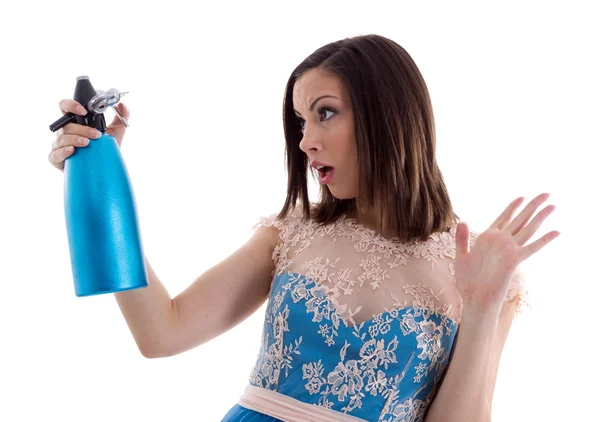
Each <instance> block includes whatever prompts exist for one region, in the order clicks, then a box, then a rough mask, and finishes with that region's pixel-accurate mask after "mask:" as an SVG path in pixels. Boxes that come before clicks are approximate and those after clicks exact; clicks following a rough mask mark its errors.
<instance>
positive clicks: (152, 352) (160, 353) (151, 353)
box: [139, 347, 173, 359]
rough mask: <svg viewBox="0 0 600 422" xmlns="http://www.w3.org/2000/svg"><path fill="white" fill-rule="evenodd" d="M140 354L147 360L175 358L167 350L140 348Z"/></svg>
mask: <svg viewBox="0 0 600 422" xmlns="http://www.w3.org/2000/svg"><path fill="white" fill-rule="evenodd" d="M139 350H140V353H141V354H142V356H143V357H145V358H146V359H158V358H168V357H171V356H173V354H172V353H169V351H168V350H167V349H166V348H157V347H139Z"/></svg>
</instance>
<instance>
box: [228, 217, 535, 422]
mask: <svg viewBox="0 0 600 422" xmlns="http://www.w3.org/2000/svg"><path fill="white" fill-rule="evenodd" d="M260 226H273V227H275V228H277V230H278V233H279V239H280V241H279V244H278V245H277V246H276V247H275V250H274V252H273V261H274V265H275V269H274V271H273V274H272V276H273V278H272V284H271V290H270V292H269V299H268V302H267V308H266V312H265V320H264V325H263V333H262V339H261V345H260V350H259V353H258V358H257V360H256V363H255V365H254V367H253V368H252V370H251V373H250V376H249V386H248V387H247V389H249V390H251V391H250V392H249V393H246V392H245V393H244V395H243V397H242V398H240V402H239V403H237V404H236V405H234V406H233V407H232V408H231V409H230V411H229V412H228V413H227V414H226V415H225V417H224V419H223V420H222V421H223V422H233V421H238V422H239V421H243V422H274V421H281V420H289V421H292V420H293V421H316V420H323V421H325V420H331V421H338V420H339V421H346V420H347V421H351V420H354V421H360V420H365V421H381V422H391V421H411V422H415V421H422V420H423V419H424V418H425V415H426V413H427V410H428V408H429V406H430V405H431V403H432V401H433V399H434V398H435V395H436V393H437V391H438V389H439V386H440V385H441V380H442V379H443V376H444V374H445V371H446V369H447V366H448V363H449V361H450V359H451V356H452V351H453V347H452V346H453V345H454V340H455V338H456V335H457V332H458V327H459V324H460V315H461V310H462V299H461V297H460V294H459V292H458V290H457V288H456V285H455V282H456V280H455V278H454V265H453V259H454V256H455V251H456V238H455V235H456V225H454V226H453V227H452V228H451V229H450V230H449V231H448V232H439V233H434V234H432V235H431V236H430V237H429V239H428V240H427V241H419V240H413V241H410V242H401V241H399V240H398V239H397V238H393V239H387V238H384V237H382V236H380V235H377V234H376V233H375V232H374V231H373V230H371V229H369V228H367V227H365V226H363V225H361V224H359V223H358V222H357V221H356V220H355V219H352V218H347V217H343V218H342V219H341V220H338V221H337V222H335V223H333V224H330V225H328V226H325V227H318V226H317V225H316V223H314V222H312V221H310V220H308V221H302V218H301V213H300V208H297V209H295V210H293V211H292V212H291V213H290V214H288V216H287V217H286V218H285V219H284V220H283V221H279V220H277V219H276V214H272V215H271V216H269V217H266V218H265V217H263V218H261V219H260V221H259V222H258V223H257V224H256V225H255V226H254V228H255V229H257V228H258V227H260ZM477 236H478V234H477V233H475V232H473V231H471V235H470V242H471V245H473V244H474V242H475V240H476V238H477ZM514 298H516V299H517V312H521V310H522V307H523V305H528V306H529V298H528V294H527V290H526V288H525V282H524V279H523V277H522V274H521V272H520V270H519V269H518V268H517V270H516V271H515V273H514V275H513V278H512V280H511V286H510V289H509V291H508V294H507V297H506V300H512V299H514ZM250 393H252V394H250ZM257 394H258V395H257ZM263 395H265V397H264V398H263V397H261V396H263ZM244 397H245V399H244ZM317 408H318V409H317ZM313 411H315V412H317V411H318V412H317V413H313ZM282 412H283V413H282ZM282 415H286V416H285V417H284V416H282ZM300 415H303V416H300ZM278 416H280V417H279V418H278ZM286 418H287V419H286Z"/></svg>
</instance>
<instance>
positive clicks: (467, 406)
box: [426, 299, 517, 422]
mask: <svg viewBox="0 0 600 422" xmlns="http://www.w3.org/2000/svg"><path fill="white" fill-rule="evenodd" d="M516 300H517V299H515V300H513V301H510V302H504V305H503V306H502V310H501V312H500V314H499V315H498V314H496V313H485V312H484V313H482V312H480V311H478V310H476V309H469V308H463V312H462V318H461V323H460V330H459V333H458V335H457V336H456V339H455V341H456V346H455V349H454V353H453V355H452V360H451V362H450V363H449V364H448V369H447V373H446V375H445V377H444V381H443V383H442V385H441V386H440V389H439V391H438V393H437V396H436V398H435V400H434V402H433V404H432V405H431V407H430V408H429V411H428V413H427V418H426V422H436V421H447V422H453V421H461V422H468V421H477V422H485V421H491V412H492V396H493V394H494V387H495V384H496V376H497V374H498V366H499V363H500V356H501V354H502V349H503V348H504V344H505V342H506V338H507V337H508V331H509V330H510V327H511V325H512V321H513V318H514V315H515V310H516Z"/></svg>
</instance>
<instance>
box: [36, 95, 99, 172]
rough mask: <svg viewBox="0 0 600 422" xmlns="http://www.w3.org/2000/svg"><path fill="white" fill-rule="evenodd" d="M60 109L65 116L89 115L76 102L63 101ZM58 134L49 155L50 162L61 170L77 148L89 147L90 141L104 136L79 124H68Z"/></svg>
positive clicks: (60, 103)
mask: <svg viewBox="0 0 600 422" xmlns="http://www.w3.org/2000/svg"><path fill="white" fill-rule="evenodd" d="M59 107H60V109H61V112H62V113H63V114H66V113H75V114H79V115H84V114H86V113H87V111H86V110H85V109H83V110H79V109H78V107H81V104H79V103H78V102H77V101H75V100H70V99H65V100H61V101H60V102H59ZM56 133H57V136H56V138H55V139H54V141H53V142H52V146H51V150H50V153H49V154H48V161H50V163H51V164H52V165H53V166H54V167H56V168H57V169H59V170H63V169H64V166H65V164H64V161H65V159H67V158H68V157H70V156H71V155H72V154H73V153H74V152H75V148H81V147H85V146H87V145H89V140H90V139H91V140H94V139H98V138H100V137H101V136H102V133H100V132H99V131H98V130H96V129H94V128H91V127H88V126H85V125H80V124H77V123H68V124H67V125H65V126H64V127H62V128H61V129H60V130H59V131H57V132H56Z"/></svg>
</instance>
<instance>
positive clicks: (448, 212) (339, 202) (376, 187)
mask: <svg viewBox="0 0 600 422" xmlns="http://www.w3.org/2000/svg"><path fill="white" fill-rule="evenodd" d="M313 68H319V69H322V70H325V71H329V72H333V73H335V74H336V75H337V76H338V77H339V78H340V79H341V80H342V82H343V83H344V84H345V86H346V87H347V89H348V91H349V97H350V100H351V104H352V111H353V114H354V125H355V128H356V129H355V132H356V146H357V152H358V165H359V194H358V197H359V198H361V200H362V198H365V199H366V200H367V202H368V206H371V207H372V206H375V204H377V206H378V208H379V209H380V215H379V221H380V228H379V230H380V231H381V230H382V229H381V228H382V227H383V222H387V224H386V226H387V227H393V228H395V230H396V232H397V237H398V238H399V239H400V240H402V241H407V240H411V239H415V238H417V239H420V240H426V239H427V238H428V237H429V236H430V235H431V234H432V233H435V232H439V231H448V230H449V229H450V227H451V226H452V225H453V224H455V223H457V219H458V218H459V217H458V216H457V215H456V214H455V213H454V211H453V209H452V204H451V202H450V197H449V195H448V191H447V189H446V185H445V183H444V180H443V177H442V173H441V171H440V169H439V168H438V165H437V162H436V157H435V148H436V138H435V124H434V118H433V110H432V106H431V100H430V97H429V91H428V90H427V86H426V84H425V81H424V79H423V76H422V75H421V73H420V71H419V69H418V68H417V66H416V64H415V62H414V61H413V60H412V58H411V57H410V55H409V54H408V53H407V52H406V50H404V48H402V47H401V46H400V45H398V44H397V43H396V42H394V41H392V40H390V39H388V38H385V37H383V36H380V35H375V34H369V35H362V36H356V37H352V38H345V39H342V40H339V41H335V42H332V43H330V44H327V45H325V46H323V47H321V48H319V49H318V50H316V51H315V52H313V53H312V54H311V55H310V56H308V57H307V58H306V59H304V61H303V62H302V63H300V64H299V65H298V67H296V69H294V71H293V72H292V74H291V76H290V78H289V80H288V83H287V86H286V92H285V96H284V101H283V127H284V133H285V139H286V148H285V155H286V156H285V164H286V167H287V172H288V189H287V197H286V200H285V204H284V206H283V208H282V210H281V211H280V213H279V215H278V216H277V218H278V219H283V218H285V217H286V216H287V214H288V213H289V212H290V211H291V210H292V209H294V208H295V207H296V203H297V202H298V197H300V199H301V202H302V210H303V211H302V215H303V217H302V218H303V220H304V221H306V220H307V219H312V220H313V221H314V222H316V223H317V224H319V225H325V224H329V223H333V222H335V221H337V220H338V219H339V218H340V217H341V216H342V215H347V214H348V213H352V214H354V213H355V212H356V211H357V203H356V198H352V199H338V198H335V197H334V196H333V195H332V194H331V192H330V191H329V188H327V187H326V186H324V185H321V191H320V201H319V202H317V203H316V204H314V206H313V207H312V208H311V207H310V203H309V199H308V188H307V173H308V172H309V171H312V169H311V168H310V166H309V164H310V163H309V161H308V157H307V156H306V154H305V153H304V152H303V151H302V150H300V148H299V142H300V140H301V139H302V132H301V130H300V129H301V127H300V121H299V120H298V118H297V117H296V115H295V113H294V109H293V102H292V99H293V94H292V92H293V89H294V84H295V83H296V80H297V79H298V78H299V77H300V76H301V75H302V74H303V73H304V72H306V71H308V70H310V69H313ZM361 206H362V203H361Z"/></svg>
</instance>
